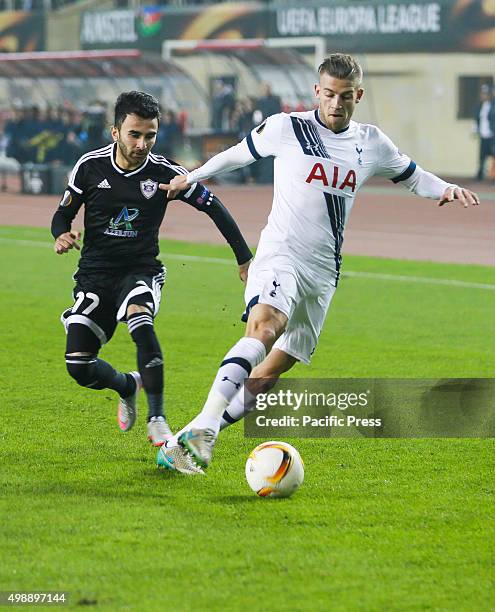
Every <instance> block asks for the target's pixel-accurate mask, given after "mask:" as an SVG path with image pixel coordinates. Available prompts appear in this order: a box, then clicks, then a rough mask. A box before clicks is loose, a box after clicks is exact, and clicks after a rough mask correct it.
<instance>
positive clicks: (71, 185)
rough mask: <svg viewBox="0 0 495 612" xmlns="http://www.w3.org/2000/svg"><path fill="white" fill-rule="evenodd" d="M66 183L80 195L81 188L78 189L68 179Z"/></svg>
mask: <svg viewBox="0 0 495 612" xmlns="http://www.w3.org/2000/svg"><path fill="white" fill-rule="evenodd" d="M68 184H69V187H70V188H71V189H73V190H74V191H75V192H76V193H78V194H79V195H81V194H82V192H83V191H82V189H79V187H76V186H75V185H74V183H72V182H71V181H69V183H68Z"/></svg>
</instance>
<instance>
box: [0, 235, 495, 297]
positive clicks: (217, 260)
mask: <svg viewBox="0 0 495 612" xmlns="http://www.w3.org/2000/svg"><path fill="white" fill-rule="evenodd" d="M0 243H10V244H19V245H22V246H31V247H49V248H52V244H51V243H50V242H41V241H40V240H21V239H17V238H3V237H1V236H0ZM162 255H163V256H164V257H165V259H176V260H178V261H191V262H198V263H214V264H221V265H226V266H232V265H233V261H232V260H230V259H223V258H221V257H202V256H200V255H180V254H177V253H166V252H164V253H162ZM342 276H343V277H344V278H346V277H350V278H368V279H373V280H384V281H394V282H400V283H422V284H424V285H443V286H446V287H462V288H464V289H485V290H488V291H495V284H494V285H491V284H488V283H486V284H485V283H469V282H466V281H460V280H454V279H448V278H428V277H426V276H407V275H406V274H382V273H380V272H353V271H352V270H348V271H347V272H343V273H342Z"/></svg>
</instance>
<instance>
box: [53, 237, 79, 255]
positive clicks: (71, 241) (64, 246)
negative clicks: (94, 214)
mask: <svg viewBox="0 0 495 612" xmlns="http://www.w3.org/2000/svg"><path fill="white" fill-rule="evenodd" d="M80 239H81V232H72V231H71V232H64V233H63V234H60V236H58V237H57V238H56V239H55V244H54V245H53V248H54V250H55V253H57V255H62V254H63V253H67V252H68V251H70V249H77V250H78V251H79V250H80V249H81V247H80V246H79V244H78V241H79V240H80Z"/></svg>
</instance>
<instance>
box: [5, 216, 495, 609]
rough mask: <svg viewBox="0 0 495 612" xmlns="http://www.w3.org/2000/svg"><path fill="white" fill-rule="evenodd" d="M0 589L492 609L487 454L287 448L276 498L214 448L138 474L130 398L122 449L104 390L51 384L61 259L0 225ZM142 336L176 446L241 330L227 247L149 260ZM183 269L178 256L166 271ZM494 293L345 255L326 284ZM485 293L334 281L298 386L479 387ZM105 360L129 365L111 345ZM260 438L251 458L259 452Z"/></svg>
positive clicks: (442, 448) (451, 269)
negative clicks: (445, 382)
mask: <svg viewBox="0 0 495 612" xmlns="http://www.w3.org/2000/svg"><path fill="white" fill-rule="evenodd" d="M0 252H1V260H2V262H3V266H2V282H1V285H0V291H1V303H2V309H1V315H0V316H1V325H0V338H1V348H2V350H1V352H0V360H1V362H0V368H1V369H0V371H1V373H2V376H1V378H2V384H1V407H2V410H1V412H0V415H1V421H0V455H1V456H0V462H1V470H0V488H1V496H0V516H1V517H2V518H1V530H0V591H5V590H17V591H22V590H28V591H32V590H44V591H46V590H64V591H68V592H69V594H70V595H69V597H70V604H69V607H71V608H72V607H73V608H77V607H78V603H84V602H86V603H91V602H93V603H95V604H96V605H97V607H98V608H99V609H107V610H118V609H127V610H229V611H230V610H266V609H273V610H284V609H289V610H377V611H381V610H456V611H459V610H474V609H478V610H489V609H491V610H493V609H494V601H495V599H494V582H493V576H494V568H493V559H494V541H495V533H494V531H495V530H494V520H493V516H494V515H493V507H494V506H493V502H494V495H493V494H494V476H493V475H494V473H495V460H494V457H495V454H494V451H495V444H494V441H493V440H475V439H472V440H469V439H464V440H460V439H459V440H455V439H437V440H428V439H423V440H373V439H345V440H343V439H342V440H339V439H331V440H322V439H319V440H308V439H304V440H302V439H300V440H288V441H289V442H291V443H293V444H294V445H295V446H296V447H297V448H298V449H299V451H300V452H301V455H302V456H303V458H304V461H305V465H306V480H305V482H304V484H303V486H302V487H301V489H300V490H299V491H298V493H297V494H296V495H295V496H294V497H293V498H291V499H289V500H263V499H258V498H256V497H255V496H254V494H252V493H251V491H250V490H249V489H248V487H247V484H246V483H245V480H244V463H245V459H246V457H247V455H248V453H249V451H250V450H251V448H252V447H253V446H255V444H257V443H258V441H257V440H246V439H244V437H243V429H242V426H234V427H232V428H230V429H229V430H227V431H226V432H225V433H224V434H222V435H221V437H220V440H219V442H218V445H217V448H216V453H215V460H214V462H213V464H212V466H211V468H210V470H209V472H208V474H207V476H206V477H197V478H187V477H183V476H180V475H174V474H167V473H164V472H162V471H160V470H158V469H157V468H156V467H155V464H154V461H155V452H154V451H153V450H152V449H151V448H150V447H149V444H148V442H147V440H146V435H145V425H144V423H145V400H144V397H142V398H141V407H142V409H141V415H140V419H139V421H138V424H137V425H136V427H135V428H134V429H133V430H132V432H129V434H127V435H125V434H121V433H120V432H119V430H118V428H117V425H116V415H115V409H116V398H115V396H114V395H113V394H112V393H111V392H92V391H90V390H86V389H82V388H79V387H78V386H77V385H76V384H75V383H74V382H73V381H72V380H71V379H69V377H68V375H67V374H66V372H65V365H64V360H63V355H64V333H63V328H62V326H61V324H60V322H59V319H58V318H59V313H60V312H61V311H62V310H63V309H64V308H65V307H67V306H68V305H70V304H71V289H72V280H71V274H72V272H73V271H74V269H75V267H76V259H77V256H76V254H75V253H70V254H69V255H68V256H64V257H57V256H56V255H55V254H54V253H53V251H52V250H51V249H50V238H49V236H48V232H47V231H44V230H40V229H31V228H7V227H4V228H1V229H0ZM162 253H164V254H171V255H172V256H173V257H171V258H169V259H167V257H166V255H164V256H163V259H164V260H165V262H166V264H167V267H168V272H169V274H168V278H167V283H166V285H165V289H164V294H163V302H162V310H161V312H160V315H159V317H158V319H157V323H156V326H157V331H158V335H159V337H160V339H161V342H162V346H163V349H164V353H165V356H166V408H167V413H168V417H169V420H170V422H171V424H172V426H173V427H174V428H176V427H178V426H180V425H182V424H183V423H184V422H186V420H188V419H189V418H190V417H191V416H193V415H194V414H195V413H196V412H197V410H198V409H199V408H200V406H201V403H202V400H203V399H204V397H205V395H206V393H207V391H208V388H209V385H210V382H211V380H212V378H213V376H214V374H215V370H216V367H217V364H218V362H219V360H220V359H221V357H222V356H223V354H224V353H225V352H226V350H227V349H228V348H229V347H230V346H231V345H232V344H233V343H234V342H235V341H236V340H237V338H238V337H239V336H240V335H241V334H242V333H243V325H242V324H241V323H240V321H239V315H240V313H241V311H242V308H243V291H242V286H241V284H240V282H239V281H238V280H237V276H236V268H235V266H229V265H222V264H221V263H215V262H211V261H210V262H208V261H201V260H199V259H194V258H195V257H196V258H197V257H209V258H224V259H228V258H230V252H229V249H228V248H224V247H213V246H199V245H190V244H185V243H174V242H163V243H162ZM179 255H187V256H189V257H190V258H191V257H192V258H193V259H190V258H189V259H182V258H181V257H179ZM345 271H352V272H359V273H365V272H366V273H370V274H375V273H379V274H385V275H392V276H393V275H406V276H407V275H408V276H412V277H420V278H429V279H452V280H457V281H462V282H463V283H467V284H469V283H473V284H492V285H494V284H495V268H489V267H482V266H456V265H440V264H433V263H418V262H405V261H392V260H380V259H370V258H364V257H350V256H349V257H347V258H345V260H344V272H345ZM494 302H495V291H493V290H490V289H489V288H488V289H487V288H485V289H483V288H475V287H470V286H469V285H462V284H461V285H444V284H443V285H442V284H437V283H435V282H428V283H423V282H416V281H414V282H410V283H409V282H405V281H397V280H394V279H393V278H387V277H384V278H376V277H373V276H369V277H366V276H364V275H361V276H359V275H358V276H348V277H345V278H344V279H343V280H342V283H341V285H340V287H339V290H338V292H337V294H336V297H335V299H334V302H333V304H332V307H331V311H330V314H329V317H328V321H327V325H326V327H325V329H324V332H323V334H322V337H321V339H320V344H319V348H318V351H317V352H316V355H315V357H314V362H313V364H312V366H311V367H310V368H307V367H305V366H297V367H296V368H295V370H294V371H293V376H295V377H320V378H324V377H345V376H353V377H371V376H385V377H437V376H438V377H443V376H445V377H491V376H493V366H494V359H493V338H494V335H495V333H494V332H495V317H494V315H493V313H494V311H495V309H494V305H495V304H494ZM102 356H104V357H105V358H107V359H108V360H109V361H111V362H112V363H113V364H114V365H115V366H116V367H117V368H119V369H124V370H125V369H131V368H134V367H135V366H134V349H133V346H132V343H131V340H130V338H129V337H128V334H127V330H126V329H125V327H123V326H121V329H119V330H118V332H117V334H116V336H115V337H114V339H113V340H112V342H111V343H110V344H109V345H108V346H107V347H105V348H104V350H103V351H102ZM260 441H261V440H260Z"/></svg>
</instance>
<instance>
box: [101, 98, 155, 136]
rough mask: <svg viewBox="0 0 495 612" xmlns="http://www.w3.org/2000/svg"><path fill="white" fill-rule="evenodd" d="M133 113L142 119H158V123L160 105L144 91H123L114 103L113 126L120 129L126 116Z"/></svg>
mask: <svg viewBox="0 0 495 612" xmlns="http://www.w3.org/2000/svg"><path fill="white" fill-rule="evenodd" d="M131 113H133V114H134V115H137V116H138V117H141V118H142V119H158V122H160V117H161V114H160V105H159V104H158V100H157V99H156V98H155V97H154V96H150V94H147V93H144V91H124V92H123V93H121V94H120V96H119V97H118V98H117V102H115V119H114V122H113V124H114V126H115V127H116V128H119V129H120V128H121V127H122V124H123V123H124V120H125V118H126V117H127V115H130V114H131Z"/></svg>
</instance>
